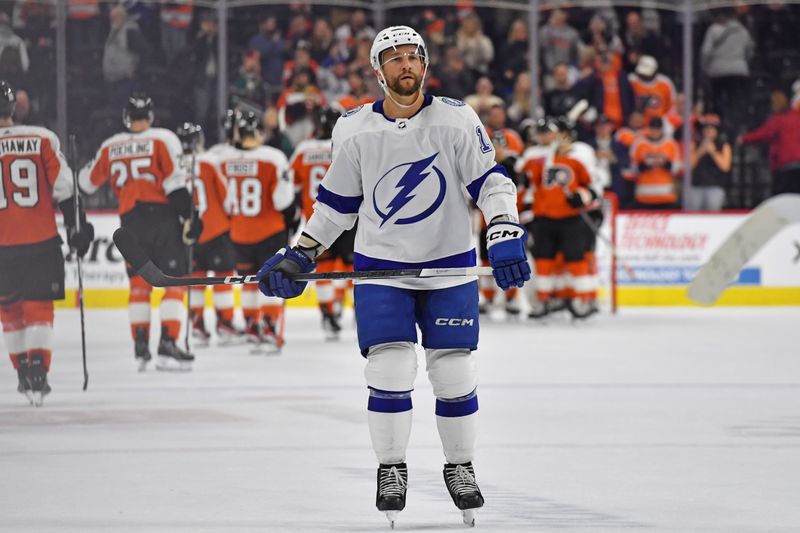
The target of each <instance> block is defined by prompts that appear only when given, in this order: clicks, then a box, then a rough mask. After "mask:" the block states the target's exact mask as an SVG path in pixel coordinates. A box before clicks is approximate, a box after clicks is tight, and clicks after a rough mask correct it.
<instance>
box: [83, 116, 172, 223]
mask: <svg viewBox="0 0 800 533" xmlns="http://www.w3.org/2000/svg"><path fill="white" fill-rule="evenodd" d="M181 155H182V150H181V142H180V140H179V139H178V136H177V135H175V134H174V133H172V132H171V131H169V130H167V129H164V128H149V129H147V130H145V131H143V132H141V133H128V132H125V133H118V134H116V135H114V136H112V137H110V138H109V139H107V140H106V141H105V142H104V143H103V144H102V145H101V146H100V150H98V152H97V155H96V156H95V159H94V161H92V162H91V163H89V164H88V165H87V166H86V167H84V168H83V169H82V170H81V172H80V179H79V182H80V185H81V189H82V190H84V191H86V192H87V193H89V194H91V193H93V192H95V191H96V190H97V189H99V188H100V186H102V185H103V184H104V183H105V182H107V181H108V182H109V183H110V185H111V190H113V191H114V193H115V194H116V195H117V196H118V197H119V214H120V215H124V214H125V213H127V212H128V211H130V210H131V209H133V208H134V207H136V204H138V203H155V204H166V203H168V200H167V195H169V194H170V193H172V192H173V191H176V190H178V189H180V188H183V187H186V171H185V169H184V168H183V167H181V165H180V158H181Z"/></svg>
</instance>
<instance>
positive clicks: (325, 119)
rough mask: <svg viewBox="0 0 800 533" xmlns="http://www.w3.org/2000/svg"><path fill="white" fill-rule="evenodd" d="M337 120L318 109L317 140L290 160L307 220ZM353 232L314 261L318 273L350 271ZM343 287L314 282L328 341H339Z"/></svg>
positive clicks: (303, 146)
mask: <svg viewBox="0 0 800 533" xmlns="http://www.w3.org/2000/svg"><path fill="white" fill-rule="evenodd" d="M338 118H339V113H337V112H336V111H334V110H333V109H330V108H322V109H320V110H319V112H318V115H317V120H316V122H317V124H316V128H315V132H314V135H315V137H316V138H315V139H308V140H305V141H303V142H301V143H300V144H298V145H297V148H296V149H295V152H294V154H292V158H291V159H290V161H289V169H290V172H291V175H292V181H293V182H294V186H295V194H296V197H297V199H298V200H299V205H300V208H301V210H302V214H303V218H304V219H305V220H306V221H307V220H308V219H309V218H311V214H312V213H313V212H314V202H315V201H316V199H317V190H318V188H319V184H320V182H321V181H322V178H323V177H324V176H325V173H326V172H327V171H328V167H330V166H331V150H332V148H331V144H332V143H331V132H333V125H334V124H336V121H337V120H338ZM355 233H356V228H353V229H351V230H348V231H345V232H344V233H342V235H341V236H340V237H339V238H338V239H337V240H336V242H335V243H334V244H333V246H331V247H330V248H329V249H328V250H327V251H326V252H325V253H324V254H323V255H321V256H320V257H319V258H318V259H317V272H333V271H335V270H337V269H339V268H341V269H349V270H352V269H353V246H354V242H355ZM346 287H347V286H346V285H344V286H342V287H336V286H335V285H334V282H333V281H332V280H320V281H317V282H316V292H317V301H318V303H319V308H320V311H321V312H322V329H323V330H324V331H325V334H326V338H327V339H328V340H335V339H338V338H339V332H340V331H341V329H342V326H341V324H340V320H341V314H342V309H343V306H344V300H345V297H346Z"/></svg>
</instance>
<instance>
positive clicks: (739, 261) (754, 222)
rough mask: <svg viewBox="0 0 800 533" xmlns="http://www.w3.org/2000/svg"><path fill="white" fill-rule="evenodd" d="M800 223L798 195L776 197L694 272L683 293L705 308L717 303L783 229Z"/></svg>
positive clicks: (767, 201) (757, 211)
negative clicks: (748, 265)
mask: <svg viewBox="0 0 800 533" xmlns="http://www.w3.org/2000/svg"><path fill="white" fill-rule="evenodd" d="M798 222H800V194H779V195H778V196H775V197H773V198H770V199H768V200H766V201H765V202H763V203H762V204H761V205H760V206H758V207H757V208H756V209H755V210H754V211H753V212H752V213H750V215H749V216H748V217H747V218H746V219H745V221H744V222H742V224H741V225H740V226H739V227H738V228H736V230H734V232H733V233H731V235H730V236H729V237H728V238H727V239H725V242H723V243H722V245H721V246H720V247H719V248H718V249H717V251H716V252H714V255H712V256H711V258H710V259H709V260H708V261H707V262H706V264H705V265H703V267H702V268H701V269H700V270H699V271H698V272H697V275H696V276H695V277H694V279H693V280H692V282H691V283H690V284H689V288H688V289H687V291H686V294H687V296H688V297H689V299H691V300H693V301H695V302H697V303H699V304H704V305H711V304H713V303H714V302H716V301H717V299H718V298H719V296H720V294H722V291H724V290H725V288H726V287H727V286H728V284H729V283H731V282H732V281H733V280H734V279H736V277H737V276H738V275H739V271H740V270H741V269H742V267H743V266H744V265H745V264H747V262H748V261H750V260H751V259H752V258H753V256H754V255H756V253H757V252H758V251H759V250H760V249H761V248H762V247H763V246H764V245H765V244H767V242H769V240H770V239H772V237H774V236H775V235H777V234H778V232H780V231H781V230H782V229H783V228H785V227H786V226H788V225H790V224H793V223H798Z"/></svg>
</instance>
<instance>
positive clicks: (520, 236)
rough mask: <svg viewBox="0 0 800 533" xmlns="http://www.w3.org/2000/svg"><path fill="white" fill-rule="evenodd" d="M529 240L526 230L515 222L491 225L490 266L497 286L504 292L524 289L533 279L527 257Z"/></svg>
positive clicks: (487, 239)
mask: <svg viewBox="0 0 800 533" xmlns="http://www.w3.org/2000/svg"><path fill="white" fill-rule="evenodd" d="M527 239H528V232H527V231H525V228H524V227H522V226H520V225H519V224H514V223H513V222H498V223H495V224H489V228H488V229H487V230H486V246H487V248H488V249H489V264H490V265H491V266H492V273H493V274H494V279H495V281H496V282H497V285H498V286H499V287H500V288H501V289H503V290H507V289H510V288H511V287H522V286H523V285H524V284H525V282H526V281H528V280H529V279H531V267H530V265H529V264H528V258H527V257H526V255H525V243H526V242H527Z"/></svg>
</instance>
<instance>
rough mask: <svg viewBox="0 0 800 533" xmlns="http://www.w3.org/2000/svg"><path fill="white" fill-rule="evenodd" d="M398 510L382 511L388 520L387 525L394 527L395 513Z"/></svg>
mask: <svg viewBox="0 0 800 533" xmlns="http://www.w3.org/2000/svg"><path fill="white" fill-rule="evenodd" d="M399 512H400V511H384V513H386V519H387V520H388V521H389V527H390V528H392V529H394V524H395V521H396V520H397V514H398V513H399Z"/></svg>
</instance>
